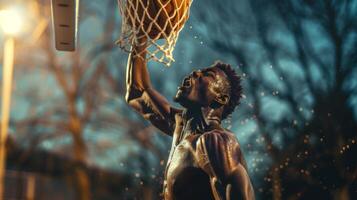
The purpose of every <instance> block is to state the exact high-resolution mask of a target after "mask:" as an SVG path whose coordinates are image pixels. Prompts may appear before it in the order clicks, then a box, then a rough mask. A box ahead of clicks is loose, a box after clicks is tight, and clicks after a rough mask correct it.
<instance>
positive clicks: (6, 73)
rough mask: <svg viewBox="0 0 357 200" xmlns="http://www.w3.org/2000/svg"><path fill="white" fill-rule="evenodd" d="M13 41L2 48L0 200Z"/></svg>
mask: <svg viewBox="0 0 357 200" xmlns="http://www.w3.org/2000/svg"><path fill="white" fill-rule="evenodd" d="M14 49H15V40H14V38H13V37H8V38H7V39H6V40H5V46H4V64H3V74H2V76H3V79H2V81H3V83H2V104H1V135H0V200H3V199H4V194H5V193H4V188H5V171H6V170H5V168H6V139H7V133H8V127H9V116H10V102H11V88H12V72H13V67H14Z"/></svg>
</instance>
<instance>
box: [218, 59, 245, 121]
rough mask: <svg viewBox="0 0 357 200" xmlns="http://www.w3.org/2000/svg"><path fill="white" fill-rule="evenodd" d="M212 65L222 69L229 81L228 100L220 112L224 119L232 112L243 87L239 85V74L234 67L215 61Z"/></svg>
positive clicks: (238, 101)
mask: <svg viewBox="0 0 357 200" xmlns="http://www.w3.org/2000/svg"><path fill="white" fill-rule="evenodd" d="M212 67H217V68H219V69H220V70H222V71H223V72H224V73H225V74H226V76H227V78H228V81H229V84H230V91H229V96H230V98H229V102H228V104H227V105H225V106H224V109H223V113H222V120H224V119H226V118H227V117H228V116H229V115H230V114H232V113H233V111H234V109H235V108H236V107H237V106H238V105H239V103H240V99H241V97H242V92H243V88H242V85H241V78H240V76H239V75H238V74H237V73H236V72H235V71H234V69H233V68H232V67H231V66H230V65H229V64H226V63H223V62H220V61H216V62H215V63H214V64H213V65H212Z"/></svg>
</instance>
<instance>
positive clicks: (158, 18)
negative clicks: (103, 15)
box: [117, 0, 192, 66]
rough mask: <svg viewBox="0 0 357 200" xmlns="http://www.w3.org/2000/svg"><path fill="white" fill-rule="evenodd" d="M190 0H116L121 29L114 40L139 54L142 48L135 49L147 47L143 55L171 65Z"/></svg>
mask: <svg viewBox="0 0 357 200" xmlns="http://www.w3.org/2000/svg"><path fill="white" fill-rule="evenodd" d="M191 3H192V1H191V0H118V4H119V9H120V13H121V15H122V29H121V35H120V38H119V40H118V41H117V44H118V45H119V46H120V47H121V48H122V49H123V50H125V51H126V52H129V53H132V52H134V53H135V54H134V55H135V56H140V57H141V53H142V52H135V51H136V49H142V50H141V51H146V54H145V55H146V57H145V58H142V59H145V60H146V61H149V60H154V61H156V62H160V63H163V64H165V65H166V66H170V64H171V63H172V62H174V61H175V60H174V58H173V56H172V52H173V50H174V48H175V44H176V41H177V38H178V36H179V33H180V31H181V30H182V28H183V27H184V24H185V22H186V21H187V19H188V17H189V10H190V6H191ZM143 39H144V40H143ZM142 41H145V42H142ZM132 46H135V47H144V46H145V48H132Z"/></svg>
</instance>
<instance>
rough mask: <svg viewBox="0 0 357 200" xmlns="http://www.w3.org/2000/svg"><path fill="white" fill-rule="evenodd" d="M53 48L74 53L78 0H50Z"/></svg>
mask: <svg viewBox="0 0 357 200" xmlns="http://www.w3.org/2000/svg"><path fill="white" fill-rule="evenodd" d="M51 7H52V22H53V28H54V33H55V46H56V49H57V50H59V51H75V49H76V46H77V45H76V43H77V28H78V8H79V0H51Z"/></svg>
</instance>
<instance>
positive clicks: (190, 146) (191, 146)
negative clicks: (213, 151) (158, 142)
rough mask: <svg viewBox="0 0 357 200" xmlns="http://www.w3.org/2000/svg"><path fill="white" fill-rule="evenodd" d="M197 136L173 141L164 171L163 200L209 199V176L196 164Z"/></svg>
mask: <svg viewBox="0 0 357 200" xmlns="http://www.w3.org/2000/svg"><path fill="white" fill-rule="evenodd" d="M197 138H198V136H190V137H187V138H184V139H182V140H181V141H179V142H178V143H176V144H175V143H173V145H172V148H171V152H170V156H169V160H168V163H167V167H166V173H165V184H164V187H165V188H164V190H165V191H164V194H165V200H171V199H176V200H180V199H185V200H190V199H195V200H199V199H205V200H209V199H211V191H210V181H209V177H208V175H207V174H206V173H205V172H204V171H203V170H202V169H201V168H200V167H199V166H198V164H197V158H196V154H195V142H196V140H197Z"/></svg>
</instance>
